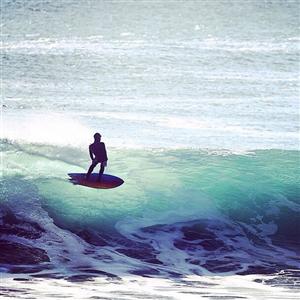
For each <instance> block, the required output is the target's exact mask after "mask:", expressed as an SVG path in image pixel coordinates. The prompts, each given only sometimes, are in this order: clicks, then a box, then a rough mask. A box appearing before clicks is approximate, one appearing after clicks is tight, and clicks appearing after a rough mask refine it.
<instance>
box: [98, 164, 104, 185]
mask: <svg viewBox="0 0 300 300" xmlns="http://www.w3.org/2000/svg"><path fill="white" fill-rule="evenodd" d="M104 168H105V164H104V162H102V163H101V167H100V171H99V177H98V181H101V178H102V175H103V173H104Z"/></svg>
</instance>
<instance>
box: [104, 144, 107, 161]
mask: <svg viewBox="0 0 300 300" xmlns="http://www.w3.org/2000/svg"><path fill="white" fill-rule="evenodd" d="M103 145H104V147H103V151H104V156H105V158H106V161H108V157H107V152H106V148H105V144H104V143H103Z"/></svg>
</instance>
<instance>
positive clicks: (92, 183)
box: [68, 173, 124, 189]
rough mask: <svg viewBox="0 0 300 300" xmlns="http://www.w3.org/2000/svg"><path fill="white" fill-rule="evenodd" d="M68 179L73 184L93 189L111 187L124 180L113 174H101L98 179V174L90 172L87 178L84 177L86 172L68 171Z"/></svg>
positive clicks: (118, 184) (120, 183)
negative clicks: (99, 179)
mask: <svg viewBox="0 0 300 300" xmlns="http://www.w3.org/2000/svg"><path fill="white" fill-rule="evenodd" d="M68 175H69V177H70V178H69V181H70V182H72V183H73V184H75V185H82V186H86V187H91V188H95V189H112V188H115V187H118V186H120V185H122V184H123V183H124V180H123V179H121V178H119V177H117V176H113V175H108V174H103V175H102V177H101V181H98V174H96V173H94V174H91V176H90V177H89V179H88V180H87V179H86V178H85V176H86V173H69V174H68Z"/></svg>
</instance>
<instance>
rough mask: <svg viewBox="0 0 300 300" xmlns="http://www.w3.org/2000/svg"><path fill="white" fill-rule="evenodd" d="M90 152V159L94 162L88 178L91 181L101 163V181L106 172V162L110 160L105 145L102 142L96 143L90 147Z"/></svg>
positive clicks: (87, 175)
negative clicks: (94, 171)
mask: <svg viewBox="0 0 300 300" xmlns="http://www.w3.org/2000/svg"><path fill="white" fill-rule="evenodd" d="M89 151H90V157H91V159H92V161H93V162H92V164H91V166H90V168H89V170H88V172H87V174H86V178H87V179H89V177H90V175H91V173H92V172H93V170H94V168H95V167H96V165H97V164H98V163H101V168H100V171H99V180H101V177H102V174H103V172H104V168H105V167H106V161H107V160H108V158H107V153H106V148H105V144H104V143H102V142H94V143H93V144H91V145H90V146H89ZM94 156H95V157H94Z"/></svg>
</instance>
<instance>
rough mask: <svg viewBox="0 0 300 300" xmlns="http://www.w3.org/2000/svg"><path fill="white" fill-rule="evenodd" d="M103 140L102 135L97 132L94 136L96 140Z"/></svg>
mask: <svg viewBox="0 0 300 300" xmlns="http://www.w3.org/2000/svg"><path fill="white" fill-rule="evenodd" d="M100 138H101V134H100V133H99V132H96V133H95V134H94V139H95V140H99V139H100Z"/></svg>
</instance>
